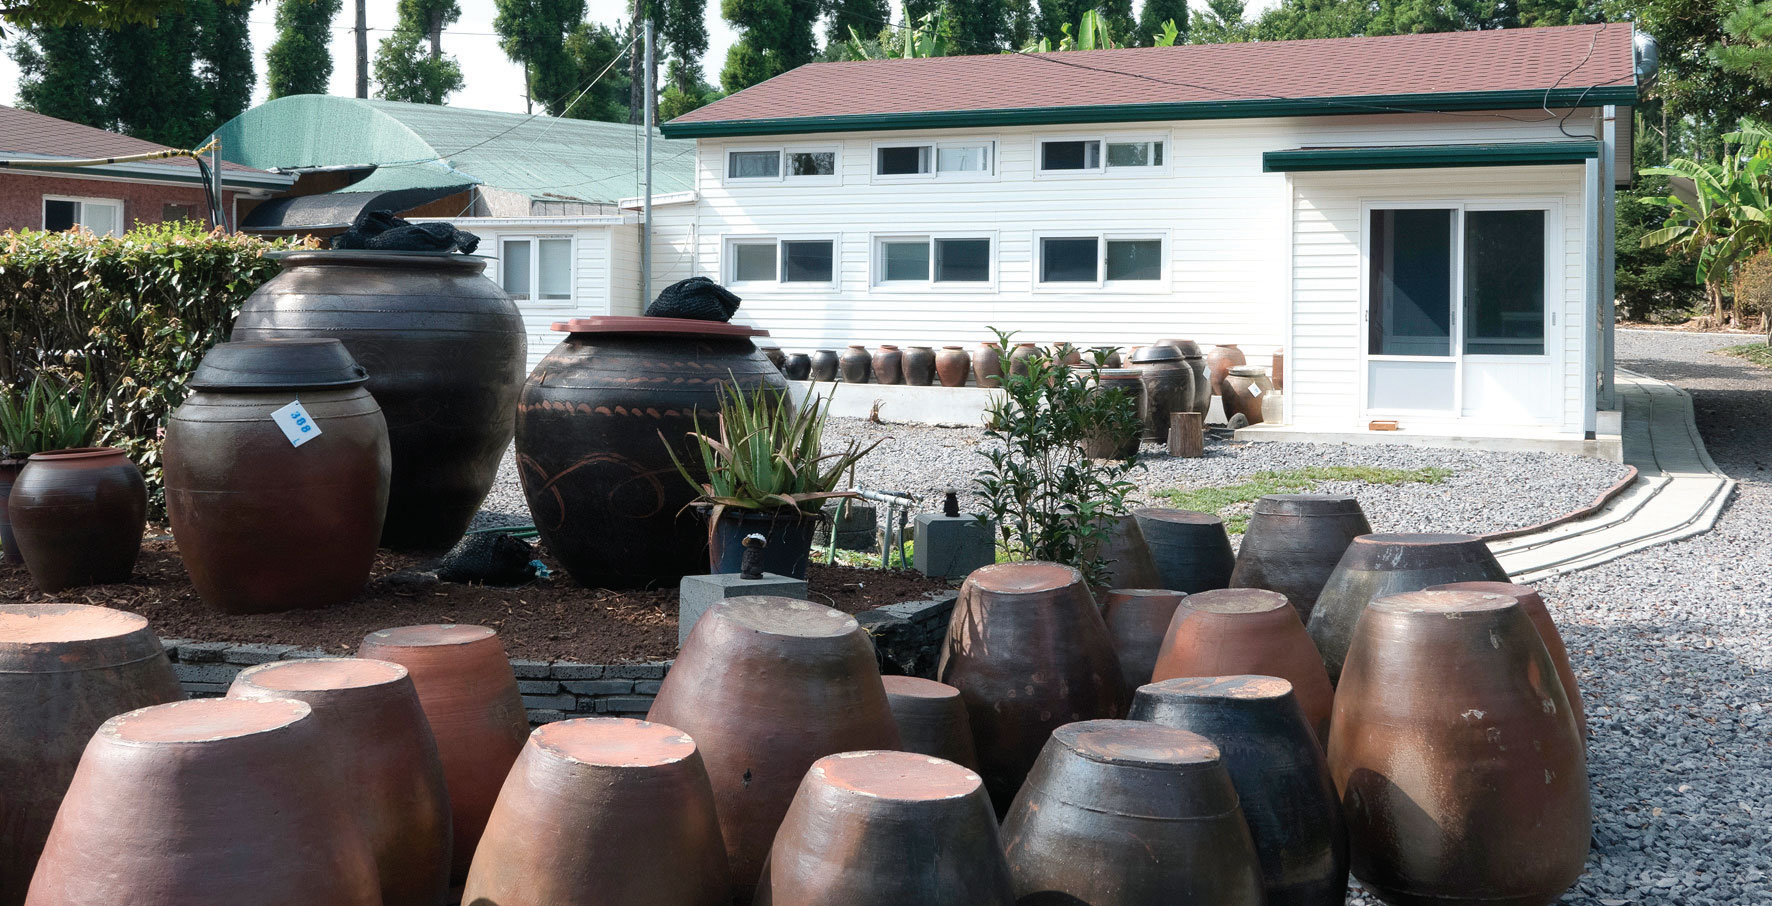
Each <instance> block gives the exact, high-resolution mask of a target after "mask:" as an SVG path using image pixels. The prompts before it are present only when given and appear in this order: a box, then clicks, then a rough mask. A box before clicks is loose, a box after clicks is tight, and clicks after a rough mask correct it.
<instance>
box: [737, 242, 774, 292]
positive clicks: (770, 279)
mask: <svg viewBox="0 0 1772 906" xmlns="http://www.w3.org/2000/svg"><path fill="white" fill-rule="evenodd" d="M732 280H733V282H735V283H774V282H775V243H773V242H735V243H733V244H732Z"/></svg>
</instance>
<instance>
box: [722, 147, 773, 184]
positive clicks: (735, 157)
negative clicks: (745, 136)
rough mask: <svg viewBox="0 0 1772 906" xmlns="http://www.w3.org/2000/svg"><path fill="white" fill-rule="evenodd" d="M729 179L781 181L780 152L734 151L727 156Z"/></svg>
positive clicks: (727, 176)
mask: <svg viewBox="0 0 1772 906" xmlns="http://www.w3.org/2000/svg"><path fill="white" fill-rule="evenodd" d="M726 178H727V179H780V178H781V152H780V151H732V152H729V153H728V154H727V155H726Z"/></svg>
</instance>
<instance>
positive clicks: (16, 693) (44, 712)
mask: <svg viewBox="0 0 1772 906" xmlns="http://www.w3.org/2000/svg"><path fill="white" fill-rule="evenodd" d="M181 698H184V692H183V691H182V690H180V689H179V685H178V677H176V676H174V675H173V672H172V664H171V663H170V662H168V661H167V659H166V650H165V647H164V646H162V645H161V644H160V639H159V638H158V637H157V636H156V635H155V634H154V632H153V630H151V629H150V628H149V627H148V621H147V620H144V619H142V618H141V617H139V616H136V615H135V614H132V613H124V612H123V611H121V610H111V609H110V608H108V607H92V606H89V605H85V604H0V904H4V906H18V904H20V903H22V902H24V899H25V888H27V887H28V886H30V883H31V873H32V872H33V871H34V870H35V869H36V867H37V856H38V855H39V854H41V853H42V852H43V841H44V839H45V838H47V837H48V836H49V827H50V825H51V824H53V823H54V821H55V813H56V809H58V808H60V807H61V803H62V796H63V795H64V794H66V793H67V791H68V784H69V783H70V782H71V781H72V780H73V779H74V768H75V767H76V766H78V765H79V764H80V753H81V752H83V751H85V749H86V743H87V741H88V740H90V739H91V738H92V734H93V731H95V730H97V729H98V727H99V724H102V723H104V722H105V721H106V720H108V719H110V718H112V717H115V716H117V715H118V714H122V713H124V712H125V711H133V710H135V709H137V708H145V707H147V706H149V705H159V704H165V703H166V702H173V701H178V700H179V699H181Z"/></svg>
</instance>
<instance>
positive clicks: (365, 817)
mask: <svg viewBox="0 0 1772 906" xmlns="http://www.w3.org/2000/svg"><path fill="white" fill-rule="evenodd" d="M228 697H229V698H233V699H242V700H246V701H275V700H278V699H293V700H295V701H299V702H306V703H307V704H308V706H309V707H311V708H313V709H314V715H313V721H314V722H315V723H316V724H318V725H319V726H320V729H321V730H322V731H323V732H324V735H325V742H326V754H327V755H328V756H329V757H331V758H332V759H333V763H332V765H331V768H330V770H329V771H328V776H329V777H331V778H332V779H333V781H334V782H335V783H338V784H340V785H341V786H342V788H343V789H345V790H348V791H349V800H348V802H347V804H346V805H347V808H348V810H349V811H350V812H351V813H352V814H353V815H354V816H356V818H357V823H358V825H359V826H360V827H362V829H363V837H364V839H365V840H367V841H368V843H369V849H370V851H371V852H372V853H374V855H375V866H376V873H377V876H378V877H380V879H381V899H382V904H383V906H439V904H441V903H442V902H443V898H444V896H445V895H447V894H448V893H449V860H450V851H451V850H450V819H449V791H448V789H447V788H446V787H445V785H444V780H443V762H442V761H441V760H439V758H438V756H437V742H436V739H435V738H434V737H433V736H432V735H431V727H430V724H428V723H427V722H426V721H425V712H424V709H423V708H422V707H420V706H419V703H418V693H417V692H416V691H415V690H414V689H413V686H412V679H411V677H410V676H409V675H408V674H407V671H406V668H405V667H402V666H400V665H399V664H393V663H389V662H387V661H371V660H365V659H363V658H312V659H305V660H293V661H273V662H272V663H269V664H260V665H259V666H257V667H249V668H247V669H246V670H243V671H241V673H240V675H239V676H236V677H234V684H233V685H232V686H231V687H229V689H228Z"/></svg>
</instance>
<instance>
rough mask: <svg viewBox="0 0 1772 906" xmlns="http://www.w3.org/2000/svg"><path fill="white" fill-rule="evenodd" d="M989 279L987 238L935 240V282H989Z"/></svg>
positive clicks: (989, 266) (989, 258)
mask: <svg viewBox="0 0 1772 906" xmlns="http://www.w3.org/2000/svg"><path fill="white" fill-rule="evenodd" d="M990 279H991V241H990V240H989V239H937V240H935V280H936V282H937V283H989V282H990Z"/></svg>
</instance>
